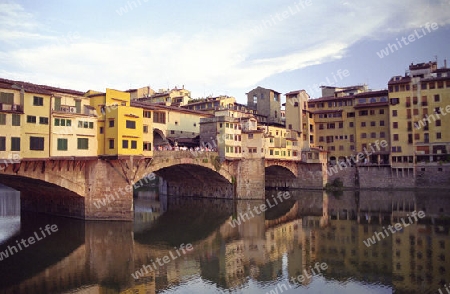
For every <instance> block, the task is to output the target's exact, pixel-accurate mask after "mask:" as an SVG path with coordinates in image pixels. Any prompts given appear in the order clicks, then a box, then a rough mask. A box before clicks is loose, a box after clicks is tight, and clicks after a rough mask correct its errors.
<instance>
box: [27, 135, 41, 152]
mask: <svg viewBox="0 0 450 294" xmlns="http://www.w3.org/2000/svg"><path fill="white" fill-rule="evenodd" d="M30 150H39V151H41V150H44V138H42V137H30Z"/></svg>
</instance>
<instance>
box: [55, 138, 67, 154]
mask: <svg viewBox="0 0 450 294" xmlns="http://www.w3.org/2000/svg"><path fill="white" fill-rule="evenodd" d="M57 149H58V150H60V151H67V139H58V146H57Z"/></svg>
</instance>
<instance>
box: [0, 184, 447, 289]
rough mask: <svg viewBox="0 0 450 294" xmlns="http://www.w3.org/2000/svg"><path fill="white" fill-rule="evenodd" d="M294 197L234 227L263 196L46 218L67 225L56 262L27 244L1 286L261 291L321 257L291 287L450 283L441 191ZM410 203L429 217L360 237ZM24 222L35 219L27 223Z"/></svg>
mask: <svg viewBox="0 0 450 294" xmlns="http://www.w3.org/2000/svg"><path fill="white" fill-rule="evenodd" d="M271 193H272V191H269V192H268V196H270V195H271ZM291 193H292V199H288V200H287V201H286V202H283V203H280V205H277V206H276V207H274V208H272V209H269V210H268V211H266V212H265V213H262V214H260V215H255V217H254V218H252V219H250V220H248V221H246V222H245V223H243V224H242V225H240V226H236V227H235V228H232V227H231V226H230V225H229V223H228V222H229V221H230V220H231V219H232V217H233V215H236V214H238V213H239V212H241V211H243V210H246V209H247V208H248V206H251V207H252V206H254V205H258V204H261V203H263V201H259V202H258V201H237V202H233V201H230V200H214V199H196V198H179V197H161V196H159V195H153V196H155V197H153V196H152V195H147V197H146V198H143V199H142V197H139V198H140V199H137V205H138V206H139V209H138V210H139V211H140V213H147V214H149V215H148V219H149V220H150V221H141V222H140V223H139V224H133V223H122V222H86V223H84V222H78V221H76V222H75V223H73V222H72V223H68V221H69V220H68V219H61V218H58V221H57V222H56V221H54V220H52V223H53V222H54V223H57V224H58V227H61V228H65V229H64V230H63V229H60V233H62V234H61V237H58V239H57V238H56V235H55V239H52V240H53V241H52V242H54V243H53V244H49V245H48V246H47V247H48V248H50V249H51V250H52V251H53V252H52V253H53V254H52V255H53V258H50V256H48V254H47V256H46V257H45V258H42V256H40V255H39V254H43V252H44V251H39V252H34V251H30V253H31V255H28V256H27V259H26V260H25V259H23V260H22V259H19V258H18V256H17V259H15V261H14V263H11V264H12V266H11V267H9V266H8V269H7V270H6V269H5V267H4V265H3V264H2V263H1V262H0V271H1V272H2V273H3V272H8V271H9V274H8V277H13V276H14V275H17V276H19V277H20V278H16V279H14V280H13V283H8V284H0V293H1V292H2V291H4V292H7V293H14V292H17V293H25V292H26V293H66V292H71V293H85V292H83V291H87V290H86V289H89V291H91V292H92V293H99V292H105V291H107V292H108V293H135V292H137V293H157V292H158V293H159V292H164V293H180V292H181V293H194V292H195V293H221V292H224V291H225V292H228V291H231V292H242V293H265V292H268V291H270V290H271V289H274V286H275V285H277V284H278V283H291V282H290V281H289V279H290V278H291V277H294V276H298V275H299V274H301V273H302V272H304V270H307V271H308V270H309V268H310V266H314V264H315V263H316V262H319V263H323V262H324V263H326V264H327V265H328V268H327V270H326V271H323V272H322V273H321V274H320V275H317V276H313V277H311V278H309V279H306V280H305V281H303V283H298V284H290V285H291V286H292V288H293V289H294V291H295V293H298V292H305V293H310V292H311V293H314V292H324V293H327V292H333V293H366V292H367V291H369V289H370V291H371V293H392V292H393V291H394V290H395V291H396V292H403V293H426V292H432V293H434V292H437V290H438V289H439V288H440V287H441V283H442V282H443V281H450V276H449V274H450V266H449V265H448V262H447V261H448V260H449V258H450V256H449V253H448V248H450V236H449V230H448V225H447V223H446V222H445V217H448V215H449V211H450V199H449V197H448V196H447V195H445V193H439V192H436V193H420V192H415V193H412V192H410V191H408V192H399V191H397V192H379V191H361V192H359V193H355V192H354V191H345V192H343V193H341V194H334V195H333V193H330V194H327V193H325V192H322V191H317V192H310V191H309V192H304V191H303V192H299V191H291ZM140 200H143V201H142V202H139V201H140ZM158 202H159V203H158ZM413 210H423V211H425V212H426V215H427V218H426V219H424V220H421V221H419V222H417V223H414V224H412V225H410V226H408V227H406V228H404V229H403V230H402V232H401V233H400V232H399V233H398V234H395V235H393V236H391V237H389V238H385V239H384V240H382V242H379V243H377V244H376V246H372V247H370V248H367V247H366V246H365V245H364V244H363V240H366V239H367V238H368V237H370V236H372V235H373V233H374V232H375V231H380V230H381V229H382V227H383V226H386V225H387V224H389V223H392V222H395V221H396V219H397V218H399V217H403V216H404V215H407V214H408V213H409V212H411V211H413ZM152 213H154V214H155V215H154V217H152V216H151V214H152ZM39 218H41V216H40V217H39ZM141 219H143V218H141ZM71 221H73V220H71ZM34 222H35V221H34ZM41 222H46V223H49V222H50V220H41ZM80 224H81V225H80ZM26 226H27V227H28V226H30V227H33V228H34V226H35V224H33V222H30V221H27V223H26ZM77 228H78V229H77ZM81 228H82V230H80V229H81ZM64 232H65V233H64ZM25 235H26V234H25ZM75 236H81V238H75ZM42 242H44V241H42ZM182 243H184V244H187V243H192V244H193V247H194V250H193V252H192V253H190V254H187V255H185V256H183V258H179V259H177V260H174V261H172V262H170V263H169V264H167V265H165V266H164V267H161V268H159V270H158V271H155V272H151V274H149V275H148V276H147V277H145V278H143V279H140V280H138V281H135V280H134V279H132V277H131V273H133V272H135V271H136V270H137V269H139V267H141V266H142V265H143V264H148V263H149V261H150V260H152V259H154V258H155V257H158V256H164V255H167V254H168V253H169V252H170V250H173V248H174V247H176V246H179V245H180V244H182ZM36 246H37V245H36ZM59 247H61V248H66V250H65V251H64V252H62V251H61V250H59V251H58V250H57V248H59ZM67 249H68V250H67ZM0 250H1V248H0ZM38 253H39V254H38ZM55 253H56V254H55ZM44 255H45V254H44ZM12 258H16V256H14V257H12ZM44 261H45V262H46V263H45V264H43V266H40V267H35V269H34V270H33V271H28V274H27V275H21V274H20V271H21V270H23V269H24V268H26V267H27V266H29V265H30V264H37V263H42V262H44ZM11 264H10V265H11ZM1 283H4V282H1ZM306 286H307V287H308V288H306ZM24 291H25V292H24ZM91 292H90V293H91ZM287 293H289V292H287Z"/></svg>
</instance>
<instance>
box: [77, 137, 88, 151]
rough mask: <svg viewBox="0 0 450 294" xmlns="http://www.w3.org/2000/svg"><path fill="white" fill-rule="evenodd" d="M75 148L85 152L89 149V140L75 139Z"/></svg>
mask: <svg viewBox="0 0 450 294" xmlns="http://www.w3.org/2000/svg"><path fill="white" fill-rule="evenodd" d="M77 148H78V149H83V150H87V149H89V139H88V138H78V139H77Z"/></svg>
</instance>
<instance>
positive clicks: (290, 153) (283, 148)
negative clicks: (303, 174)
mask: <svg viewBox="0 0 450 294" xmlns="http://www.w3.org/2000/svg"><path fill="white" fill-rule="evenodd" d="M261 127H262V128H264V133H265V141H266V142H265V144H264V145H265V158H267V159H284V160H299V159H300V146H299V141H298V140H297V134H298V133H297V132H296V131H294V130H287V129H286V128H285V127H284V126H283V125H278V124H269V125H267V126H261Z"/></svg>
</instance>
